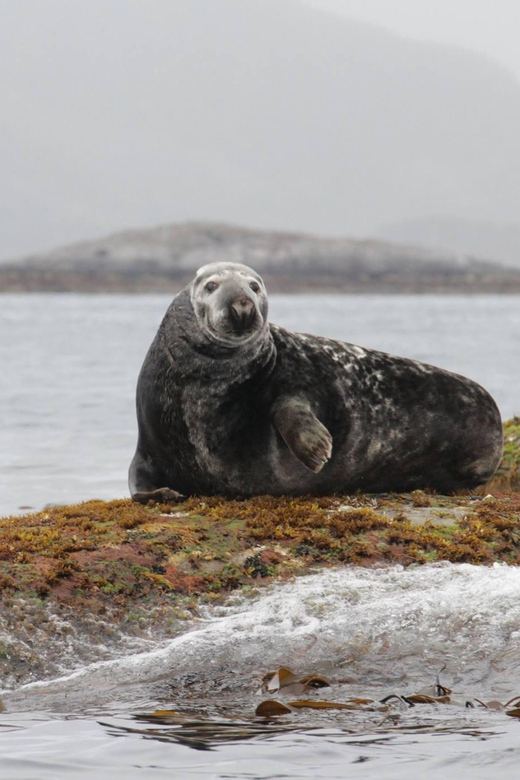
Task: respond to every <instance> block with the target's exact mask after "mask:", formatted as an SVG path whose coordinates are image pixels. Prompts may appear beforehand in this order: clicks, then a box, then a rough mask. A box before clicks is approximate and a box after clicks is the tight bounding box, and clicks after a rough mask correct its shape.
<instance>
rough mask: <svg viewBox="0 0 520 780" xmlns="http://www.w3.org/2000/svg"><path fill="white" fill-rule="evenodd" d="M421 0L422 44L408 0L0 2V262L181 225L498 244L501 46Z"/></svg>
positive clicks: (517, 100)
mask: <svg viewBox="0 0 520 780" xmlns="http://www.w3.org/2000/svg"><path fill="white" fill-rule="evenodd" d="M506 5H507V6H508V7H509V8H510V9H511V13H513V14H516V13H518V12H516V10H515V8H514V6H512V5H511V4H507V3H506V4H504V2H502V6H503V7H505V6H506ZM439 7H440V8H441V10H442V13H441V14H440V19H441V21H440V22H438V23H437V26H435V24H434V23H433V22H431V19H430V15H429V14H426V13H425V14H423V15H424V16H425V19H424V20H423V22H422V24H423V27H424V24H426V23H431V24H432V32H431V36H432V37H431V42H425V38H424V30H423V31H422V32H421V30H422V28H421V25H420V24H419V22H420V20H418V16H419V15H418V13H417V11H416V10H414V9H417V3H414V4H413V9H412V11H413V12H412V11H411V10H410V9H411V8H412V4H411V3H410V2H407V0H399V2H398V3H396V4H394V6H393V8H394V11H395V13H394V15H393V18H392V19H390V16H389V13H388V12H387V11H385V8H386V9H387V8H388V6H387V5H385V4H383V3H380V2H376V1H374V2H372V3H370V4H369V5H368V6H367V4H366V3H365V4H363V5H362V4H361V3H359V2H357V0H342V1H341V2H339V0H287V1H286V0H278V1H277V2H274V0H262V2H261V3H259V2H258V1H256V2H254V0H219V2H218V3H212V4H211V5H210V4H209V3H208V2H207V1H206V2H205V0H191V2H187V0H176V1H175V2H174V3H168V2H166V1H165V0H157V1H156V2H154V3H153V4H151V5H147V6H145V5H144V4H142V3H140V2H138V1H133V2H128V0H115V1H114V2H113V3H111V4H110V6H109V7H105V6H103V4H101V3H100V2H99V0H94V1H93V2H92V3H91V4H89V7H88V9H85V8H78V7H70V6H69V5H68V4H67V3H66V2H65V0H49V2H47V3H46V4H45V6H44V7H42V6H41V5H39V4H37V3H35V2H34V0H21V2H20V3H18V4H16V6H14V5H11V6H7V5H6V7H5V8H4V25H3V28H2V31H0V45H1V53H0V60H3V61H4V67H3V68H2V72H3V73H4V74H5V75H4V79H5V80H4V82H3V94H4V101H3V108H4V111H3V121H2V128H3V133H2V135H3V136H4V144H3V145H4V152H3V158H4V160H3V164H2V170H3V176H2V178H3V186H2V201H1V202H2V215H3V216H2V223H3V224H2V231H1V232H0V261H8V260H11V259H16V258H18V257H22V256H26V255H29V254H32V253H37V252H44V251H48V250H51V249H54V248H57V247H59V246H63V245H67V244H71V243H77V242H81V241H84V240H91V239H96V238H100V237H102V236H104V235H110V234H113V233H118V232H120V231H123V230H131V229H142V228H147V227H153V226H156V225H162V224H170V223H172V222H185V221H190V222H193V221H210V222H224V223H227V224H233V225H239V226H244V227H250V228H253V229H265V230H270V229H272V230H281V231H289V232H304V233H310V234H315V235H318V236H331V237H335V236H338V237H353V238H355V237H361V238H363V237H383V238H385V237H390V238H391V239H392V240H393V239H394V237H395V240H397V241H405V242H406V241H408V240H412V239H413V240H414V241H415V242H417V241H418V242H419V243H421V241H422V236H423V235H424V236H429V235H430V234H432V236H433V237H432V241H433V243H434V244H435V243H436V242H437V243H439V241H440V242H441V243H442V240H443V237H444V236H445V235H448V238H449V240H450V241H454V242H455V243H457V241H458V242H459V244H460V245H461V246H462V250H464V247H465V246H466V244H467V241H468V240H470V239H467V238H466V237H464V238H463V239H460V240H459V238H457V236H458V235H459V233H460V232H461V231H462V232H463V233H464V224H466V223H467V224H468V225H469V227H468V230H469V231H470V232H473V233H474V232H475V229H476V228H475V227H473V225H478V224H482V225H484V226H486V225H487V226H488V228H487V234H486V238H485V239H483V240H484V245H485V247H486V252H487V253H489V251H494V250H493V247H494V246H495V244H494V243H493V241H494V239H493V237H491V238H490V237H489V234H490V233H492V232H493V230H494V229H495V226H498V227H499V228H500V230H502V232H504V231H506V228H507V229H508V230H509V234H508V235H507V236H504V235H501V236H500V237H499V238H497V239H496V246H497V247H499V245H500V247H505V249H504V250H503V252H505V253H506V254H507V253H508V252H509V253H511V252H513V251H516V250H515V249H514V247H516V242H517V238H516V232H515V231H516V230H517V229H518V230H519V231H520V219H519V218H518V214H517V207H516V203H518V198H519V197H520V155H519V154H518V151H517V143H516V138H517V137H518V133H519V132H520V78H519V74H520V56H519V60H518V70H517V71H515V72H514V73H513V69H512V66H509V65H508V64H507V62H508V58H507V57H503V58H498V57H494V56H493V52H494V51H495V48H496V42H495V41H494V36H495V37H496V35H497V34H498V28H497V29H494V28H493V29H492V28H490V42H489V44H488V45H487V48H484V45H483V46H482V48H480V49H477V48H475V41H477V42H478V41H479V40H484V39H483V38H482V36H483V35H484V32H483V31H484V26H483V20H484V19H485V14H484V12H483V5H482V4H478V3H477V4H472V5H471V7H472V8H473V9H474V16H473V21H474V22H475V24H474V25H473V27H472V26H471V25H467V26H466V27H467V29H466V30H464V28H463V24H462V21H461V20H463V19H464V15H465V14H466V18H467V8H468V7H469V6H468V3H467V2H466V0H464V1H463V2H459V3H458V4H457V5H456V6H455V8H454V9H453V7H452V6H451V8H452V11H453V12H452V16H451V17H450V19H451V20H452V21H453V24H452V25H451V26H450V24H448V22H447V17H446V13H447V11H446V8H447V4H446V3H444V2H443V3H441V6H439ZM464 9H466V10H464ZM320 10H321V11H323V12H324V13H320ZM325 12H326V13H325ZM340 12H341V13H340ZM334 13H336V15H335V16H334V15H333V14H334ZM502 16H503V15H502ZM389 20H390V21H389ZM390 22H391V24H390ZM504 24H505V21H504V19H503V18H502V19H501V22H500V25H501V26H500V29H502V27H503V26H504ZM509 27H511V25H509ZM410 30H411V31H412V32H415V34H416V35H415V36H413V35H411V34H410ZM472 30H473V32H472ZM470 33H471V34H470ZM443 35H444V37H445V40H441V39H442V36H443ZM458 35H459V36H460V41H459V42H454V40H452V39H453V37H454V36H455V37H456V36H458ZM219 36H220V37H221V38H226V36H227V45H221V44H220V43H219ZM472 36H473V37H472ZM491 39H493V40H491ZM287 43H289V44H290V46H287ZM494 46H495V48H494ZM504 50H505V53H507V51H508V47H507V46H504ZM506 50H507V51H506ZM508 56H509V55H508ZM508 67H510V70H507V68H508ZM339 75H341V78H339ZM338 82H341V83H339V84H338ZM450 82H456V83H455V84H452V83H450ZM480 102H482V105H480ZM448 105H449V112H448V113H449V117H448V119H449V121H450V122H452V123H453V124H452V126H450V124H449V122H447V121H445V120H444V118H443V114H444V113H446V106H448ZM517 125H518V127H517ZM424 220H426V221H427V223H428V224H427V225H426V227H424V229H423V228H422V227H421V225H422V221H424ZM432 220H434V221H435V220H437V223H439V224H440V223H442V229H441V228H439V229H438V230H437V228H436V227H435V225H434V226H433V227H432V224H431V221H432ZM450 220H451V221H455V223H456V224H455V226H454V227H453V230H451V228H450V227H449V225H448V227H446V224H447V223H448V222H450ZM405 223H406V224H405ZM408 223H410V225H409V226H408ZM436 230H437V232H436ZM450 230H451V233H450ZM452 233H453V234H454V237H453V238H451V234H452ZM455 234H456V235H455ZM513 234H514V236H513V238H511V235H513ZM409 237H412V238H409ZM470 238H471V237H470ZM441 239H442V240H441ZM446 240H448V239H446ZM472 240H473V242H475V240H476V239H475V238H474V237H473V239H472ZM486 241H487V244H486ZM465 242H466V243H465ZM511 242H512V243H511ZM470 243H471V240H470ZM488 245H489V247H491V249H489V247H488ZM506 245H507V246H506ZM510 245H511V246H513V249H511V248H510ZM457 246H458V245H457ZM477 247H478V245H477ZM500 247H499V248H497V250H496V252H497V253H498V254H497V257H498V256H499V255H500V251H502V250H501V248H500ZM472 251H473V250H472ZM486 256H487V255H486Z"/></svg>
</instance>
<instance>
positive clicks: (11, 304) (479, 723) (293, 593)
mask: <svg viewBox="0 0 520 780" xmlns="http://www.w3.org/2000/svg"><path fill="white" fill-rule="evenodd" d="M168 303H169V299H168V298H167V297H163V296H79V295H8V296H7V295H4V296H0V361H1V365H2V369H3V370H2V379H1V382H0V420H1V421H2V425H1V432H0V514H11V513H17V512H18V513H19V512H23V511H26V510H28V509H29V508H34V509H37V510H40V509H41V508H42V507H44V506H45V505H46V504H50V503H64V502H72V501H81V500H86V499H90V498H95V497H98V498H104V499H110V498H116V497H120V496H125V495H128V490H127V485H126V472H127V468H128V464H129V462H130V460H131V457H132V455H133V451H134V447H135V441H136V424H135V413H134V392H135V383H136V379H137V374H138V372H139V368H140V365H141V363H142V360H143V358H144V355H145V353H146V350H147V348H148V346H149V344H150V342H151V340H152V338H153V336H154V334H155V331H156V329H157V326H158V324H159V322H160V320H161V318H162V316H163V314H164V311H165V309H166V307H167V305H168ZM271 320H272V321H274V322H277V323H279V324H281V325H284V326H285V327H288V328H291V329H294V330H300V331H303V332H310V333H316V334H321V335H325V336H330V337H333V338H338V339H343V340H345V341H350V342H353V343H357V344H360V345H362V346H365V347H372V348H375V349H381V350H384V351H387V352H391V353H394V354H400V355H405V356H408V357H413V358H417V359H420V360H424V361H426V362H429V363H433V364H435V365H438V366H441V367H443V368H447V369H450V370H453V371H456V372H458V373H461V374H464V375H466V376H470V377H472V378H473V379H475V380H477V381H478V382H480V383H481V384H482V385H484V386H485V387H486V388H487V389H488V390H489V391H490V392H491V393H492V394H493V395H494V397H495V399H496V400H497V402H498V404H499V407H500V409H501V412H502V416H503V418H504V419H507V418H509V417H511V416H512V415H514V414H515V413H516V414H518V413H520V390H519V388H520V298H518V297H513V296H478V297H469V298H464V297H448V296H447V297H443V296H438V297H437V296H417V297H410V296H396V297H392V296H388V297H386V296H385V297H383V296H340V295H338V296H331V295H329V296H323V295H316V296H295V297H293V296H272V297H271ZM0 617H1V616H0ZM57 620H59V616H58V617H57ZM84 641H86V642H88V637H85V639H84ZM64 642H66V639H64ZM8 648H9V636H7V635H5V633H3V629H2V624H1V621H0V662H1V660H2V657H4V656H5V654H7V657H8V652H9V650H8ZM139 650H140V652H135V650H134V651H129V653H128V654H127V655H125V656H124V657H122V658H121V657H117V656H115V655H114V657H113V658H112V660H108V661H103V662H99V663H97V664H93V665H91V666H87V667H75V666H74V663H73V662H71V660H70V653H69V654H67V653H64V659H65V658H66V659H67V660H64V662H63V669H62V676H61V677H60V678H59V679H56V680H47V681H42V682H37V683H32V684H30V685H26V686H23V687H21V688H17V689H16V688H14V689H10V690H4V691H2V692H1V693H0V698H1V699H2V701H3V705H4V707H5V711H4V712H1V711H0V777H2V780H4V778H5V779H6V780H10V779H11V778H13V780H40V779H42V780H43V778H53V780H55V779H58V780H59V779H60V778H62V777H63V778H68V777H77V778H81V779H82V778H92V777H100V778H103V779H104V780H105V778H106V779H107V780H111V778H133V777H136V778H138V777H139V778H143V777H146V778H148V777H151V778H167V777H168V778H172V777H178V778H183V777H189V778H206V779H207V778H251V779H253V778H274V777H277V778H282V777H283V778H289V779H290V780H296V779H297V778H312V777H315V778H317V777H326V778H343V777H356V778H357V777H359V778H361V777H363V778H378V779H379V778H402V777H407V776H410V777H411V776H413V775H415V774H416V773H420V776H421V777H424V778H427V779H429V778H443V780H450V778H459V777H471V778H477V779H478V778H491V777H495V776H499V777H500V778H501V779H502V778H504V779H505V780H507V779H508V778H513V777H516V776H517V775H518V767H519V766H520V719H516V718H512V717H508V716H506V715H505V714H504V712H503V711H495V710H494V709H484V708H482V707H480V706H479V705H478V703H477V704H475V702H476V699H480V700H481V701H490V700H498V701H500V702H502V703H505V702H507V701H508V700H509V699H512V698H513V697H515V696H519V695H520V682H519V681H520V570H518V569H516V568H514V567H508V566H505V565H495V566H493V567H490V568H489V567H477V566H470V565H467V564H463V565H456V564H437V565H431V566H422V567H410V568H409V569H406V570H403V569H401V568H400V567H380V568H375V569H360V568H358V569H356V568H355V567H345V568H344V569H342V570H338V571H324V572H321V573H320V572H318V573H313V574H311V575H309V576H306V577H302V578H299V579H298V580H296V581H295V582H292V583H291V582H289V583H284V584H275V585H273V586H271V587H269V588H268V589H265V590H261V591H260V592H259V593H257V594H252V595H251V596H250V597H246V596H242V595H238V596H235V597H234V598H232V599H230V602H229V604H227V605H226V606H224V607H213V608H210V607H205V608H203V610H202V611H201V613H200V615H199V616H198V618H197V619H194V620H193V621H191V622H187V623H186V625H185V629H184V630H183V631H182V632H181V633H177V635H176V636H172V638H171V640H169V641H166V642H165V641H163V642H160V643H159V642H154V641H153V640H150V639H146V640H145V639H143V641H142V643H141V646H140V648H139ZM45 651H46V649H45V647H44V646H42V647H41V652H42V653H45ZM2 653H3V654H4V656H2ZM104 657H105V658H106V657H107V655H106V654H105V656H104ZM0 665H1V664H0ZM280 665H283V666H289V667H290V668H293V669H294V670H295V671H297V672H298V673H301V674H305V673H318V674H323V675H326V676H327V677H328V678H329V679H330V680H331V682H332V683H333V685H332V688H330V689H326V693H324V694H323V695H320V696H319V698H328V699H331V700H334V701H342V700H345V699H347V698H350V697H352V696H362V697H369V698H373V699H375V700H379V699H382V698H384V697H385V696H388V695H391V694H398V695H401V694H407V695H410V694H412V693H416V692H418V691H419V690H421V689H422V688H424V687H425V686H431V685H433V684H434V683H435V680H436V677H437V675H438V674H440V681H441V683H442V685H444V686H447V687H449V688H451V689H452V690H453V693H452V698H453V699H454V703H453V704H451V705H446V704H444V705H441V704H421V705H416V706H415V707H409V706H406V705H405V704H403V705H402V706H401V705H400V706H398V707H397V708H396V711H395V713H394V714H395V717H393V718H392V719H388V718H386V716H385V714H384V713H382V712H380V711H376V710H371V711H366V712H365V711H363V712H357V711H356V712H351V711H347V710H338V711H323V712H312V711H298V712H295V713H291V715H287V716H283V717H281V718H279V719H278V720H277V721H270V722H269V721H265V720H263V719H258V718H255V717H254V712H255V708H256V706H257V705H258V703H259V702H260V701H262V698H264V699H265V698H269V696H266V695H265V693H264V694H260V693H259V687H260V683H261V679H262V676H263V675H264V674H265V673H266V672H267V671H268V670H269V669H275V668H277V667H278V666H280ZM320 693H321V692H320ZM272 698H277V699H281V700H283V695H281V694H274V695H273V696H272ZM293 698H294V697H293ZM466 702H472V703H473V704H474V706H473V707H468V706H466ZM156 710H161V711H164V710H168V711H171V710H173V711H175V712H176V713H178V714H177V715H170V716H163V720H162V721H157V719H154V717H153V716H151V713H153V712H154V711H156Z"/></svg>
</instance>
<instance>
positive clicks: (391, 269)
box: [0, 222, 520, 294]
mask: <svg viewBox="0 0 520 780" xmlns="http://www.w3.org/2000/svg"><path fill="white" fill-rule="evenodd" d="M222 260H225V261H234V262H240V263H245V264H247V265H250V266H252V267H253V268H255V270H257V271H258V272H259V273H260V274H261V275H262V276H263V277H264V279H265V282H266V284H267V287H268V289H269V290H270V292H291V293H293V292H294V293H296V292H342V293H458V294H464V293H520V269H515V268H508V267H506V266H501V265H498V264H496V263H491V262H486V261H483V260H478V259H475V258H472V257H468V256H466V255H456V254H453V253H449V252H443V251H435V250H429V249H423V248H421V247H413V246H408V245H404V244H403V245H401V244H393V243H389V242H387V241H377V240H354V239H349V238H321V237H318V236H313V235H306V234H301V233H285V232H274V231H261V230H250V229H246V228H243V227H236V226H232V225H226V224H220V223H209V222H186V223H180V224H171V225H163V226H160V227H154V228H148V229H142V230H128V231H124V232H121V233H116V234H114V235H111V236H108V237H106V238H101V239H98V240H94V241H84V242H81V243H77V244H72V245H69V246H65V247H61V248H59V249H55V250H52V251H50V252H45V253H42V254H38V255H31V256H30V257H25V258H21V259H19V260H16V261H11V262H5V263H2V264H0V292H88V293H93V292H94V293H103V292H111V293H116V292H130V293H141V292H175V291H177V290H179V289H181V288H182V287H183V286H184V285H185V284H186V283H187V282H188V281H189V280H190V279H191V278H192V276H193V274H194V272H195V271H196V269H197V268H199V267H200V266H202V265H204V264H205V263H210V262H214V261H222Z"/></svg>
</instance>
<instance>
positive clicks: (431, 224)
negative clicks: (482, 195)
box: [377, 217, 520, 268]
mask: <svg viewBox="0 0 520 780" xmlns="http://www.w3.org/2000/svg"><path fill="white" fill-rule="evenodd" d="M377 235H378V237H380V238H381V239H383V240H389V241H398V242H402V243H405V244H416V245H421V246H424V247H430V248H432V249H437V250H439V249H441V250H443V251H448V252H459V253H460V252H462V253H463V254H468V255H478V257H485V258H488V259H489V260H493V261H499V262H501V263H504V264H505V265H509V266H513V267H516V268H520V225H500V224H496V223H493V222H484V221H482V222H474V221H472V220H463V219H455V218H454V217H452V218H449V217H430V218H427V217H425V218H423V219H414V220H406V221H405V222H400V223H398V224H396V225H389V226H387V227H385V228H382V229H381V230H379V231H377Z"/></svg>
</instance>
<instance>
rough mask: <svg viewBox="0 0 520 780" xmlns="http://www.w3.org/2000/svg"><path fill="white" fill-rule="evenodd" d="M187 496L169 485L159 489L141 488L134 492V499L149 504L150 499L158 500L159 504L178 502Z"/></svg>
mask: <svg viewBox="0 0 520 780" xmlns="http://www.w3.org/2000/svg"><path fill="white" fill-rule="evenodd" d="M185 498H186V496H183V495H182V493H177V491H176V490H172V489H171V488H167V487H164V488H158V489H157V490H139V491H137V493H133V494H132V500H133V501H137V502H138V503H139V504H147V503H148V501H156V502H157V503H158V504H176V503H178V502H179V501H184V499H185Z"/></svg>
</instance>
